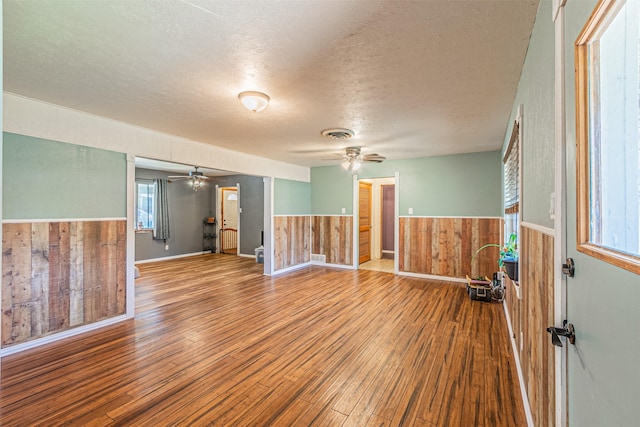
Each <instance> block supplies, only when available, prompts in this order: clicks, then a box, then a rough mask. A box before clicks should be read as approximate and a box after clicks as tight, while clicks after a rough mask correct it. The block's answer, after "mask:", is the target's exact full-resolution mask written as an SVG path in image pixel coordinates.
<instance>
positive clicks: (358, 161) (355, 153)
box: [325, 147, 386, 172]
mask: <svg viewBox="0 0 640 427" xmlns="http://www.w3.org/2000/svg"><path fill="white" fill-rule="evenodd" d="M361 148H362V147H347V148H345V149H344V151H345V152H344V154H343V155H342V156H341V158H340V160H342V163H341V164H342V167H343V168H344V169H345V170H348V171H351V172H355V171H357V170H358V169H360V167H361V166H362V163H364V162H373V163H382V161H383V160H386V157H384V156H381V155H380V154H377V153H372V154H361ZM325 160H337V159H325Z"/></svg>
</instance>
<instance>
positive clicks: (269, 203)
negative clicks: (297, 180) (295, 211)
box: [262, 176, 275, 276]
mask: <svg viewBox="0 0 640 427" xmlns="http://www.w3.org/2000/svg"><path fill="white" fill-rule="evenodd" d="M262 182H263V187H264V220H263V222H264V227H263V230H264V236H263V237H264V238H263V246H264V269H263V274H264V275H265V276H271V273H272V272H273V269H274V259H275V249H274V237H273V228H274V219H273V212H274V194H273V193H274V185H275V184H274V182H275V179H274V178H273V177H267V176H265V177H263V178H262Z"/></svg>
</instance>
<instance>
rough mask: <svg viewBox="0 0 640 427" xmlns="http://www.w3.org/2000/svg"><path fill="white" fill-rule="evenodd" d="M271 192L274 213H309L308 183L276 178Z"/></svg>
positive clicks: (309, 196) (309, 191)
mask: <svg viewBox="0 0 640 427" xmlns="http://www.w3.org/2000/svg"><path fill="white" fill-rule="evenodd" d="M273 193H274V194H273V200H274V206H273V213H274V215H309V214H311V186H310V183H308V182H301V181H292V180H289V179H280V178H276V179H275V181H274V183H273Z"/></svg>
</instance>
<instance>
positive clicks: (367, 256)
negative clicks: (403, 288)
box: [358, 178, 396, 273]
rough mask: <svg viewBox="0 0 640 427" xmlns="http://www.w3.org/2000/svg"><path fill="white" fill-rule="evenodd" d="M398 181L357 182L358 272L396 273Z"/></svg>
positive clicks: (386, 179)
mask: <svg viewBox="0 0 640 427" xmlns="http://www.w3.org/2000/svg"><path fill="white" fill-rule="evenodd" d="M395 189H396V185H395V178H372V179H362V180H360V181H358V230H359V233H358V242H359V243H358V249H359V252H358V264H359V265H358V268H359V269H361V270H374V271H384V272H388V273H393V271H394V258H395V252H394V250H395V249H394V247H395Z"/></svg>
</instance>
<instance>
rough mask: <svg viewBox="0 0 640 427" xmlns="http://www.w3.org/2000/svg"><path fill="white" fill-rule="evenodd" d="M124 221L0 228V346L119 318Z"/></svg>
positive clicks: (121, 311) (121, 310)
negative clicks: (0, 274) (0, 248)
mask: <svg viewBox="0 0 640 427" xmlns="http://www.w3.org/2000/svg"><path fill="white" fill-rule="evenodd" d="M126 239H127V233H126V220H108V221H77V222H73V221H70V222H24V223H5V224H3V226H2V346H3V347H7V346H10V345H14V344H18V343H23V342H26V341H30V340H33V339H35V338H40V337H43V336H46V335H50V334H53V333H56V332H61V331H64V330H66V329H70V328H73V327H77V326H81V325H86V324H90V323H94V322H97V321H99V320H103V319H107V318H109V317H114V316H117V315H121V314H124V313H125V298H126V246H127V245H126Z"/></svg>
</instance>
